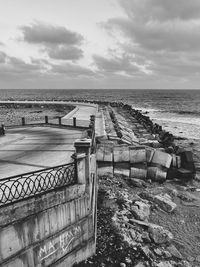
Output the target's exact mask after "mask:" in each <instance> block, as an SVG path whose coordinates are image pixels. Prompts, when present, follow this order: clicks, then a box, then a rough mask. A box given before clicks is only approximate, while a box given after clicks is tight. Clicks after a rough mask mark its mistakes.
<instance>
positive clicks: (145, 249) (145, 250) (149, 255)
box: [141, 246, 155, 259]
mask: <svg viewBox="0 0 200 267" xmlns="http://www.w3.org/2000/svg"><path fill="white" fill-rule="evenodd" d="M141 250H142V252H143V253H144V255H145V256H146V257H147V258H148V259H152V258H153V259H154V258H155V256H154V254H153V253H152V252H151V250H150V249H149V247H148V246H145V247H141Z"/></svg>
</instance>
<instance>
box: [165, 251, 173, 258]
mask: <svg viewBox="0 0 200 267" xmlns="http://www.w3.org/2000/svg"><path fill="white" fill-rule="evenodd" d="M163 254H164V257H165V258H171V257H172V255H171V253H169V251H167V250H164V251H163Z"/></svg>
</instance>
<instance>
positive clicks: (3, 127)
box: [1, 123, 5, 135]
mask: <svg viewBox="0 0 200 267" xmlns="http://www.w3.org/2000/svg"><path fill="white" fill-rule="evenodd" d="M1 129H2V135H5V126H4V124H3V123H2V124H1Z"/></svg>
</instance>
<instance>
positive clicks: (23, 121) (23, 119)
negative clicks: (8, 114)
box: [22, 117, 25, 126]
mask: <svg viewBox="0 0 200 267" xmlns="http://www.w3.org/2000/svg"><path fill="white" fill-rule="evenodd" d="M22 125H23V126H24V125H25V118H24V117H23V118H22Z"/></svg>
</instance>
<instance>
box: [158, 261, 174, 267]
mask: <svg viewBox="0 0 200 267" xmlns="http://www.w3.org/2000/svg"><path fill="white" fill-rule="evenodd" d="M156 267H173V265H172V264H171V263H170V262H169V261H162V262H159V263H157V264H156Z"/></svg>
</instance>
